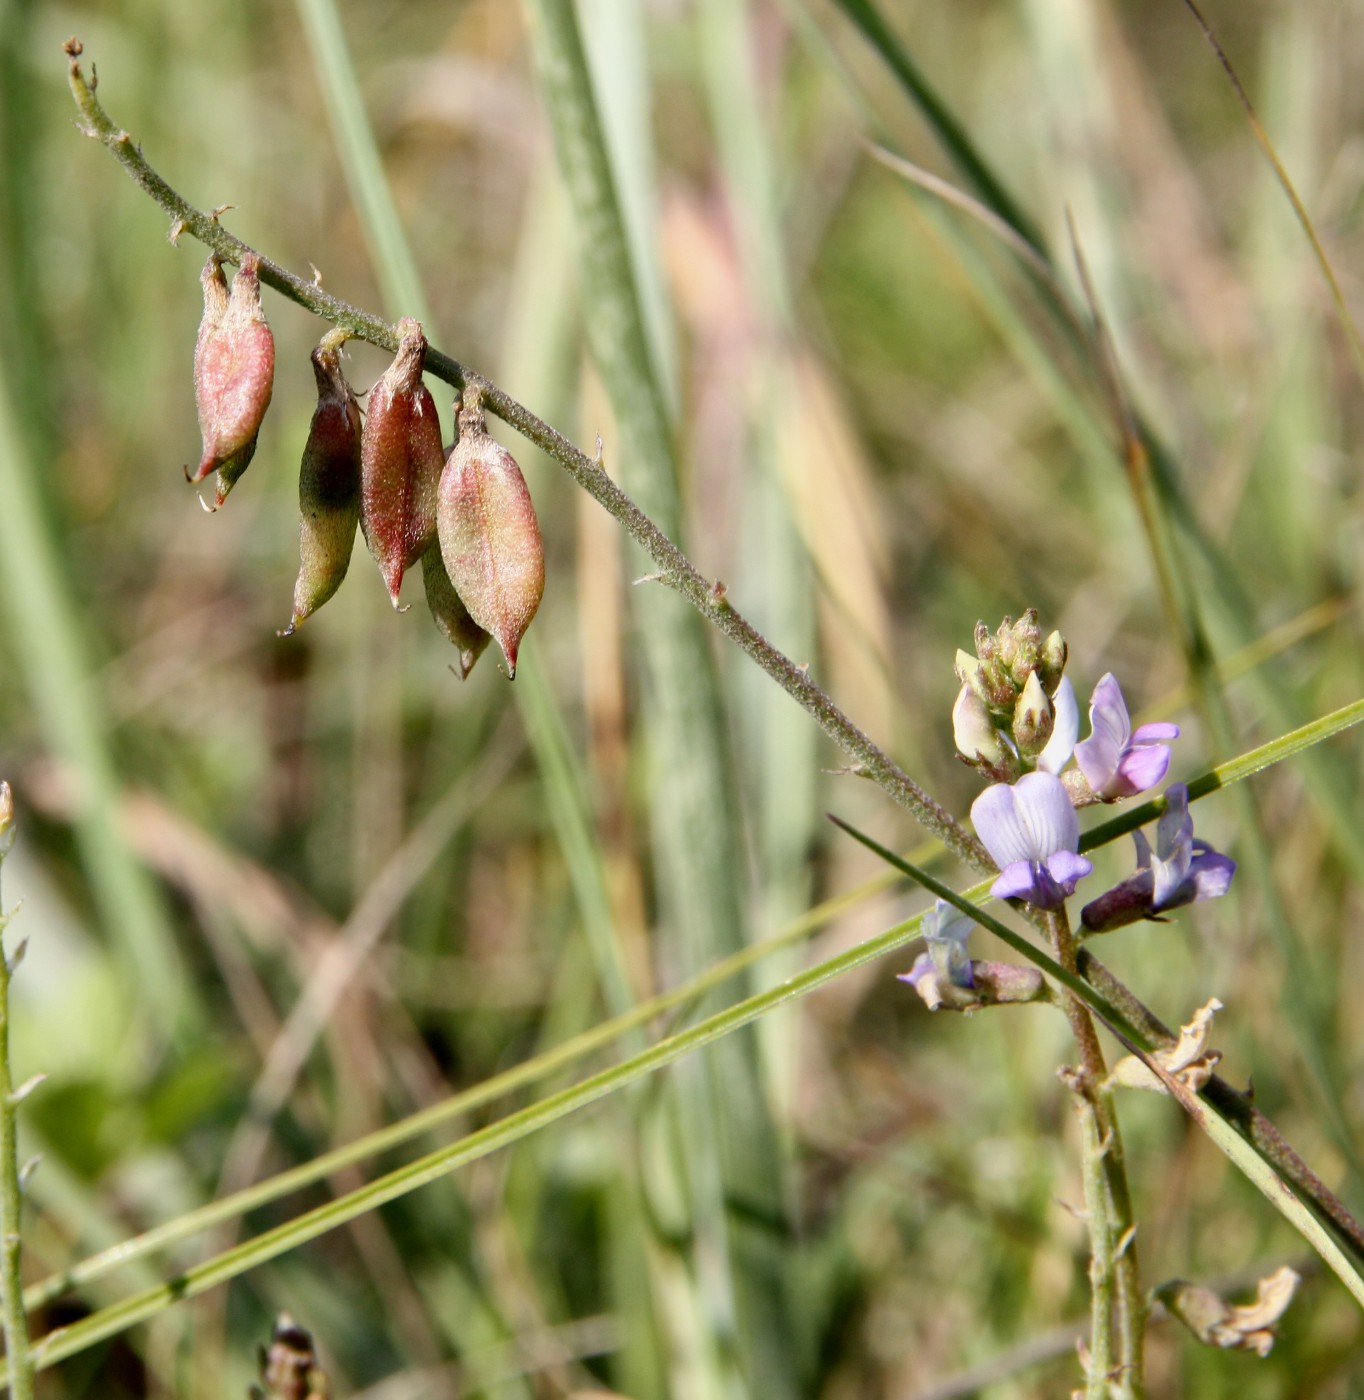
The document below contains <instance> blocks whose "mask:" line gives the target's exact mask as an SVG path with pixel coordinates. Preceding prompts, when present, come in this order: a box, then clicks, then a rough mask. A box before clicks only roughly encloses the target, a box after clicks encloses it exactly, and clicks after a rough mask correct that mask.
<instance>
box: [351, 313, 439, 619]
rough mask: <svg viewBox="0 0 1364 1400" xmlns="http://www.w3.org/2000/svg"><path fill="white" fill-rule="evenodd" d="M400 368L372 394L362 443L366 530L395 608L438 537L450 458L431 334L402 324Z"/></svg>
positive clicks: (411, 323)
mask: <svg viewBox="0 0 1364 1400" xmlns="http://www.w3.org/2000/svg"><path fill="white" fill-rule="evenodd" d="M398 335H399V336H400V338H401V343H400V344H399V346H398V354H397V356H396V358H395V359H394V361H393V363H392V364H391V365H390V366H389V367H388V369H387V370H385V371H384V376H383V378H382V379H380V381H379V382H378V383H377V384H376V385H375V386H374V388H373V389H371V390H370V395H369V404H368V406H367V408H366V412H365V431H364V434H363V436H362V437H361V440H360V528H361V529H362V530H363V531H364V532H365V541H366V543H367V544H368V545H369V552H370V553H371V554H372V555H373V556H374V558H375V561H376V562H377V563H378V565H379V572H380V573H382V574H383V576H384V583H385V584H386V585H387V587H388V596H389V597H390V598H392V599H393V606H394V607H395V608H396V607H397V606H398V590H399V589H400V588H401V587H402V582H403V575H404V574H405V573H406V572H407V571H408V569H410V568H411V567H412V565H413V564H415V563H416V562H417V560H418V559H420V558H421V557H422V555H423V554H424V553H425V552H426V548H427V546H428V545H429V544H430V543H431V541H432V540H433V539H435V537H436V487H437V485H438V484H439V482H440V473H441V463H442V462H443V461H444V457H445V453H444V449H443V448H442V447H441V441H440V420H439V419H438V418H437V417H436V401H435V400H434V399H433V398H432V397H431V394H430V391H429V390H428V389H427V387H426V386H425V385H424V384H423V383H422V365H423V364H424V362H425V360H426V337H425V336H424V335H423V334H422V328H421V325H420V324H419V323H418V322H416V321H414V320H412V319H411V318H410V317H404V318H403V319H402V320H401V321H399V322H398Z"/></svg>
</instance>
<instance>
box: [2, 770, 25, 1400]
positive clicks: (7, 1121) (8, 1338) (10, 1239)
mask: <svg viewBox="0 0 1364 1400" xmlns="http://www.w3.org/2000/svg"><path fill="white" fill-rule="evenodd" d="M13 820H14V799H13V797H12V796H11V794H10V789H9V784H8V783H0V866H3V865H4V861H5V855H6V853H7V852H8V850H9V846H10V841H11V839H12V836H13V832H12V830H11V827H12V824H13ZM8 922H9V920H8V919H7V917H6V916H5V912H4V908H3V906H0V1312H2V1313H3V1323H4V1332H5V1357H6V1360H7V1361H8V1365H9V1389H10V1395H11V1396H12V1397H13V1400H33V1359H32V1357H31V1355H30V1354H29V1340H28V1315H27V1314H26V1313H25V1311H24V1279H23V1260H22V1237H21V1235H20V1223H21V1222H20V1214H21V1210H22V1201H23V1190H22V1187H21V1186H20V1181H19V1141H18V1123H17V1119H18V1115H19V1103H18V1100H19V1099H21V1098H22V1097H23V1095H22V1094H17V1095H16V1093H15V1092H14V1079H13V1076H12V1074H11V1073H10V1063H9V982H10V974H11V973H12V972H13V971H14V965H15V963H17V962H18V958H17V957H16V958H15V960H14V963H11V961H10V959H9V957H8V956H7V955H6V953H5V949H4V932H5V925H6V924H7V923H8Z"/></svg>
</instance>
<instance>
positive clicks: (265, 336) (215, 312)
mask: <svg viewBox="0 0 1364 1400" xmlns="http://www.w3.org/2000/svg"><path fill="white" fill-rule="evenodd" d="M199 280H200V281H201V282H202V283H203V287H204V317H203V320H202V321H201V322H200V323H199V340H198V343H197V344H196V345H195V347H194V400H195V403H196V405H197V407H198V409H199V431H200V432H201V433H202V434H203V438H204V455H203V457H202V458H201V459H200V461H199V468H198V470H197V471H196V472H195V473H194V475H193V476H192V477H190V478H189V479H190V480H191V481H202V480H203V479H204V478H205V477H206V476H207V475H208V474H209V472H211V471H216V472H217V474H218V479H217V491H216V493H215V495H214V501H213V509H214V510H217V508H218V507H219V506H220V505H222V503H223V502H224V501H225V500H226V499H227V493H228V492H229V491H231V490H232V487H233V486H234V485H235V484H236V481H237V478H238V477H239V476H241V474H242V473H243V472H244V471H245V470H246V468H247V466H248V465H249V464H250V462H251V458H252V457H253V456H254V455H255V451H256V437H257V434H259V432H260V425H261V420H262V419H263V418H264V417H265V410H266V409H267V408H269V406H270V394H271V391H272V389H273V387H274V381H275V338H274V336H273V335H271V334H270V327H269V326H268V325H267V324H266V321H265V312H264V311H263V310H262V309H261V304H260V259H259V258H257V257H256V255H255V254H254V253H248V254H247V255H246V256H245V257H244V258H243V259H242V265H241V267H240V268H238V270H237V275H236V276H235V277H234V278H233V279H232V294H231V296H229V295H228V292H227V281H226V279H225V278H224V277H223V265H222V261H221V259H220V258H219V257H218V255H217V254H216V253H213V254H210V255H209V259H208V263H207V265H206V266H205V267H204V270H203V273H202V274H201V276H200V279H199ZM186 476H189V473H188V472H186Z"/></svg>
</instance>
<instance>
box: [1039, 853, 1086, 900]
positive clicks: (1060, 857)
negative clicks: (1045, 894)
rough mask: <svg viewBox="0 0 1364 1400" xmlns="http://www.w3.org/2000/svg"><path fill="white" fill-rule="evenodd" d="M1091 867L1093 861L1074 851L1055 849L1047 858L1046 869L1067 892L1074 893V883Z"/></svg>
mask: <svg viewBox="0 0 1364 1400" xmlns="http://www.w3.org/2000/svg"><path fill="white" fill-rule="evenodd" d="M1093 869H1094V863H1093V861H1091V860H1088V859H1086V857H1084V856H1077V855H1076V854H1075V853H1074V851H1057V852H1056V854H1055V855H1052V856H1049V857H1048V858H1047V870H1048V871H1049V872H1050V874H1051V877H1052V879H1053V880H1055V881H1056V883H1057V884H1058V885H1060V886H1061V888H1062V889H1063V890H1065V892H1066V893H1067V894H1074V893H1075V886H1076V884H1077V883H1078V882H1079V881H1080V880H1083V879H1084V878H1085V876H1086V875H1088V874H1089V872H1090V871H1091V870H1093Z"/></svg>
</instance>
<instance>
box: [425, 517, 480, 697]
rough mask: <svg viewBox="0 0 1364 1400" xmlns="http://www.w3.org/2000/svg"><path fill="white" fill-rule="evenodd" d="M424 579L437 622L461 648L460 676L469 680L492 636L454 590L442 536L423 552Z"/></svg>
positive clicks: (428, 602) (442, 630)
mask: <svg viewBox="0 0 1364 1400" xmlns="http://www.w3.org/2000/svg"><path fill="white" fill-rule="evenodd" d="M422 583H423V585H424V586H425V588H426V606H427V607H428V608H430V609H431V616H432V618H433V619H434V620H435V623H436V626H437V627H439V628H440V630H441V632H442V634H443V635H444V637H445V640H446V641H447V642H449V643H450V644H451V645H452V646H454V647H455V648H456V649H457V650H458V651H459V678H460V680H462V681H467V680H468V679H469V672H470V671H472V670H473V669H474V662H475V661H477V660H478V658H479V657H480V656H482V655H483V651H484V648H485V647H486V646H487V645H488V643H489V642H490V641H492V638H491V637H490V636H489V635H488V633H486V632H485V631H484V630H483V629H482V628H481V627H480V626H479V625H478V623H476V622H475V621H474V620H473V618H472V617H470V616H469V609H468V608H466V607H465V606H464V602H463V600H462V599H461V598H460V596H459V594H458V593H456V592H455V585H454V584H453V583H451V582H450V575H449V574H448V573H446V571H445V560H444V559H442V558H441V553H440V541H439V540H432V541H431V543H430V544H429V545H428V546H427V548H426V553H425V554H423V555H422Z"/></svg>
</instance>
